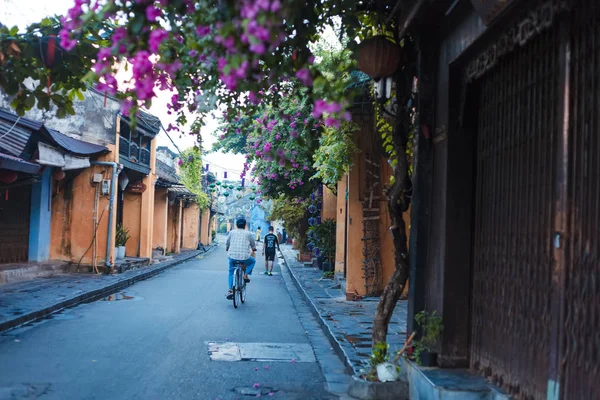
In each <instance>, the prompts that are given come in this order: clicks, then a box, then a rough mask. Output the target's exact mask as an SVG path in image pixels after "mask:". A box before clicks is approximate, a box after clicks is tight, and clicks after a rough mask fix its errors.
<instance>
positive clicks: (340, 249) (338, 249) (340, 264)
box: [335, 175, 347, 273]
mask: <svg viewBox="0 0 600 400" xmlns="http://www.w3.org/2000/svg"><path fill="white" fill-rule="evenodd" d="M346 179H347V176H346V175H344V177H343V178H342V179H341V180H340V181H339V182H338V187H337V192H338V196H337V199H336V203H337V204H336V225H335V229H336V233H335V272H341V273H343V272H344V263H345V262H346V260H345V259H344V256H345V253H344V250H345V243H346Z"/></svg>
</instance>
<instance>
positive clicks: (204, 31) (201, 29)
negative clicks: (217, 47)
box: [196, 25, 210, 38]
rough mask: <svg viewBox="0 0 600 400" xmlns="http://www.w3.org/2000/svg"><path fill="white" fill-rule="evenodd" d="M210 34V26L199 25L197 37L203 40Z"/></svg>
mask: <svg viewBox="0 0 600 400" xmlns="http://www.w3.org/2000/svg"><path fill="white" fill-rule="evenodd" d="M209 33H210V26H203V25H198V26H197V27H196V35H198V36H200V37H201V38H203V37H204V36H206V35H208V34H209Z"/></svg>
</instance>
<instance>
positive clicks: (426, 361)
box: [419, 351, 437, 367]
mask: <svg viewBox="0 0 600 400" xmlns="http://www.w3.org/2000/svg"><path fill="white" fill-rule="evenodd" d="M419 363H420V364H421V366H422V367H437V353H431V352H429V351H423V352H421V353H420V354H419Z"/></svg>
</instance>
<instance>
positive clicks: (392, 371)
mask: <svg viewBox="0 0 600 400" xmlns="http://www.w3.org/2000/svg"><path fill="white" fill-rule="evenodd" d="M399 378H400V372H399V368H398V366H397V365H395V364H392V363H391V362H384V363H381V364H379V365H378V366H377V379H379V380H380V381H381V382H395V381H397V380H398V379H399Z"/></svg>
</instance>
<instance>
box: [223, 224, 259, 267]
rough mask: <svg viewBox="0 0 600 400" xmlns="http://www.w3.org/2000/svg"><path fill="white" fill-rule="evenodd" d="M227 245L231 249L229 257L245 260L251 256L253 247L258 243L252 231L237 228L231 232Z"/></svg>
mask: <svg viewBox="0 0 600 400" xmlns="http://www.w3.org/2000/svg"><path fill="white" fill-rule="evenodd" d="M226 246H227V248H228V249H229V258H231V259H233V260H240V261H244V260H247V259H249V258H250V255H251V254H252V249H255V248H256V243H255V242H254V235H252V232H249V231H246V230H244V229H236V230H233V231H231V232H229V236H228V237H227V244H226Z"/></svg>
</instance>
